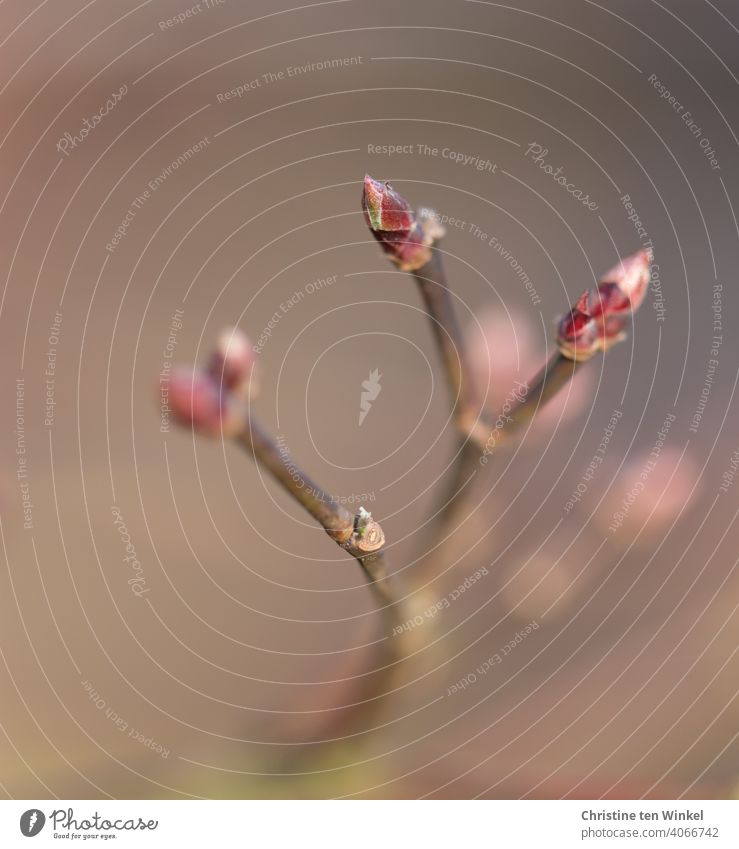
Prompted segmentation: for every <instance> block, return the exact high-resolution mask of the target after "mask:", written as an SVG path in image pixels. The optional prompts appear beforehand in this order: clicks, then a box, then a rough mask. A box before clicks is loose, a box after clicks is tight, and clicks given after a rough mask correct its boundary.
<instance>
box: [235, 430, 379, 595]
mask: <svg viewBox="0 0 739 849" xmlns="http://www.w3.org/2000/svg"><path fill="white" fill-rule="evenodd" d="M236 439H237V441H238V442H239V443H240V444H241V445H243V446H244V448H246V450H247V451H248V452H249V453H250V454H251V455H252V457H254V459H255V460H257V461H258V462H259V463H260V464H261V465H262V466H264V467H265V468H266V469H267V470H268V471H269V472H270V474H271V475H272V477H273V478H274V479H275V480H276V481H277V482H278V483H279V484H280V485H281V486H282V488H283V489H284V490H285V491H286V492H288V493H289V494H290V495H291V496H292V497H293V498H294V499H295V500H296V501H298V502H299V503H300V504H301V505H302V506H303V507H304V508H305V509H306V510H307V511H308V512H309V513H310V514H311V516H313V518H314V519H315V520H316V521H317V522H318V523H319V524H320V525H321V526H322V527H323V529H324V530H325V531H326V533H327V534H328V535H329V536H330V537H331V539H333V540H334V542H335V543H336V544H337V545H339V546H340V547H341V548H343V549H344V550H345V551H347V552H348V553H349V554H351V555H352V557H354V558H356V560H357V561H358V562H359V564H360V566H361V567H362V569H363V570H364V572H365V574H366V575H367V578H368V579H369V581H370V583H371V584H372V585H373V588H374V590H375V592H376V594H378V595H379V597H380V598H382V600H383V601H384V602H385V603H387V601H388V598H389V596H388V594H387V587H386V586H385V585H384V582H385V581H386V579H387V570H386V568H385V562H384V557H383V552H382V548H383V546H384V544H385V535H384V534H383V532H382V528H381V527H380V525H379V524H378V523H377V522H375V521H372V520H371V518H370V519H368V520H365V519H364V518H363V516H362V515H361V512H362V511H360V514H357V515H356V516H355V515H353V514H352V513H350V512H349V511H348V510H347V509H346V507H344V506H343V505H342V504H341V503H340V502H339V500H338V499H337V498H333V497H332V496H331V495H329V494H328V493H326V491H325V490H324V489H323V488H322V487H320V486H318V484H316V483H315V482H314V481H313V480H312V479H311V478H310V477H309V476H308V475H307V474H305V472H303V471H302V470H301V469H300V468H299V467H298V466H297V465H296V463H295V461H294V460H292V459H291V458H290V456H289V455H288V454H287V452H286V451H284V450H281V449H280V447H279V446H278V445H277V443H276V442H275V440H274V439H273V438H272V436H271V435H270V434H269V433H268V432H267V431H266V430H265V429H264V427H262V425H261V424H260V423H259V421H258V420H257V419H256V418H255V416H253V415H252V414H251V413H247V414H246V416H245V420H244V427H243V429H242V430H241V431H240V432H239V433H238V434H237V435H236ZM366 515H367V516H369V514H366ZM375 584H377V585H378V586H377V587H374V585H375Z"/></svg>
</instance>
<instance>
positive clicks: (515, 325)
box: [467, 309, 593, 432]
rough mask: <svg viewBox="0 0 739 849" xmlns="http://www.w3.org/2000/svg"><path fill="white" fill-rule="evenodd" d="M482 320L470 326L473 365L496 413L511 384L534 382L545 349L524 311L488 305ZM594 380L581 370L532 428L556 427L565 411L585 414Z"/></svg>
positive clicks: (489, 406) (567, 414) (566, 417)
mask: <svg viewBox="0 0 739 849" xmlns="http://www.w3.org/2000/svg"><path fill="white" fill-rule="evenodd" d="M478 321H479V324H480V327H478V323H477V322H476V321H472V322H470V324H469V325H468V327H467V339H468V345H469V360H470V369H471V371H472V377H473V380H474V382H475V386H476V387H477V388H478V391H479V393H480V396H481V397H483V396H485V395H487V399H486V401H485V407H486V408H487V409H488V410H489V411H490V412H491V413H496V414H497V412H498V411H499V410H500V408H501V406H502V404H503V402H504V400H505V398H506V396H507V395H508V393H509V392H510V391H511V387H513V386H514V385H516V382H517V381H518V382H521V383H524V382H526V381H530V380H531V378H532V377H533V376H534V375H535V374H536V373H537V372H538V370H539V369H540V368H541V365H542V362H543V360H544V356H545V352H544V350H543V349H540V348H539V346H538V345H537V343H536V337H535V332H534V325H533V324H532V323H531V321H530V319H529V318H528V317H527V316H526V315H525V314H524V313H520V312H518V311H513V310H511V311H510V314H506V313H503V312H500V311H499V310H497V309H496V310H493V309H488V310H486V311H483V312H482V313H481V314H480V315H479V317H478ZM592 385H593V376H592V374H590V373H589V372H588V371H587V370H581V371H579V372H578V373H577V374H576V375H575V376H574V378H573V379H572V380H571V381H570V382H569V384H568V386H567V387H566V388H565V389H563V390H562V392H560V393H559V394H557V395H556V396H555V397H554V398H553V399H552V400H551V401H549V402H548V403H547V404H545V405H544V406H543V407H542V408H541V409H540V410H539V412H538V413H537V414H536V418H535V419H534V420H533V424H532V432H536V431H538V432H541V429H542V427H543V428H551V427H554V426H555V425H556V423H557V421H558V420H559V418H560V416H561V417H562V420H563V421H567V420H570V419H572V418H574V417H575V416H578V415H580V413H582V412H583V411H584V409H585V407H586V406H587V404H588V402H589V400H590V392H591V387H592Z"/></svg>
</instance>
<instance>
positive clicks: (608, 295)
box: [557, 250, 652, 360]
mask: <svg viewBox="0 0 739 849" xmlns="http://www.w3.org/2000/svg"><path fill="white" fill-rule="evenodd" d="M651 262H652V254H651V251H648V250H641V251H637V253H635V254H632V255H631V256H629V257H626V259H624V260H622V261H621V262H620V263H619V264H618V265H617V266H615V267H614V268H612V269H611V270H610V271H609V272H608V274H604V275H603V277H601V279H600V283H599V284H598V288H597V289H595V290H594V291H592V292H585V293H584V294H582V295H581V296H580V299H579V301H578V302H577V304H575V306H574V307H572V309H571V310H570V312H569V313H568V314H567V315H566V316H565V317H564V318H563V319H562V320H561V321H560V324H559V331H558V335H557V343H558V345H559V350H560V351H561V352H562V354H563V356H565V357H569V359H571V360H585V359H587V358H588V357H591V356H592V355H593V354H594V353H595V352H596V351H597V350H599V349H600V350H603V351H607V350H608V348H610V346H611V345H615V344H616V342H620V341H621V340H622V339H624V338H625V335H626V334H625V328H626V324H627V322H628V319H629V318H630V316H631V314H632V312H633V311H634V310H636V309H638V308H639V306H641V304H642V303H643V302H644V298H645V297H646V295H647V291H648V289H649V276H650V265H651Z"/></svg>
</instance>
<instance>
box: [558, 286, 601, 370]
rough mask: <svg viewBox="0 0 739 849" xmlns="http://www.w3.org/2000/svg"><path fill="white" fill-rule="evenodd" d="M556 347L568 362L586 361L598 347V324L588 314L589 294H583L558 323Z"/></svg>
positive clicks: (589, 313)
mask: <svg viewBox="0 0 739 849" xmlns="http://www.w3.org/2000/svg"><path fill="white" fill-rule="evenodd" d="M557 345H558V346H559V350H560V352H561V353H562V354H563V355H564V356H565V357H567V358H568V359H570V360H586V359H588V358H589V357H592V356H593V354H594V353H595V352H596V351H597V350H598V348H599V347H600V345H599V333H598V322H597V321H595V319H594V318H593V316H592V315H591V312H590V293H589V292H583V293H582V295H580V298H579V299H578V301H577V303H576V304H575V305H574V306H573V307H572V308H571V309H570V311H569V312H568V313H567V315H565V316H564V318H562V320H561V321H560V323H559V328H558V331H557Z"/></svg>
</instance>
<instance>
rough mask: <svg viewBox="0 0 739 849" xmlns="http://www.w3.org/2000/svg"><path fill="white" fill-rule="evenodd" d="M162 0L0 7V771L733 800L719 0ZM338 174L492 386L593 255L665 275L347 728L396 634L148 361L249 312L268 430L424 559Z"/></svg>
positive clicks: (389, 339)
mask: <svg viewBox="0 0 739 849" xmlns="http://www.w3.org/2000/svg"><path fill="white" fill-rule="evenodd" d="M188 3H189V0H188V2H186V3H182V2H180V0H148V2H128V0H123V2H120V0H119V2H115V3H113V2H104V0H88V1H87V2H82V0H80V2H77V0H63V2H55V3H47V2H42V3H39V4H38V5H36V4H28V3H23V2H20V0H7V2H4V3H3V4H2V7H1V8H0V21H1V25H0V33H2V42H1V43H2V51H1V55H0V99H1V101H2V107H3V108H2V112H1V113H0V134H1V136H2V138H1V139H0V146H1V147H2V154H1V155H0V186H1V190H0V194H1V196H2V200H1V201H0V204H1V205H0V217H1V220H2V226H3V237H2V240H1V241H0V251H1V252H2V256H1V257H0V264H1V267H2V278H3V283H2V292H3V294H2V300H1V301H0V322H1V327H2V333H1V334H0V340H1V341H0V345H2V352H3V359H2V362H3V363H4V368H3V369H2V381H3V385H4V390H5V392H6V397H7V398H8V399H12V400H11V402H10V403H9V404H8V406H7V407H5V408H4V409H3V412H2V416H3V420H4V426H3V431H4V433H5V442H4V449H5V450H4V451H3V454H2V456H3V460H2V466H1V468H0V473H1V477H0V505H1V507H2V509H1V511H0V517H1V519H0V530H1V533H2V542H3V549H2V555H3V557H2V560H3V564H2V568H0V652H1V654H2V663H1V664H0V693H1V694H2V696H1V700H0V729H1V730H2V734H0V792H2V793H3V794H4V795H7V796H8V797H25V798H38V797H44V798H47V797H62V798H98V797H99V798H103V797H128V798H138V797H173V798H181V797H192V796H194V797H199V796H205V797H211V796H213V797H232V796H236V797H240V796H246V797H250V796H270V795H275V796H279V795H295V796H315V797H322V796H344V795H352V796H359V797H366V798H369V797H421V796H431V797H476V796H481V797H489V798H490V797H503V798H518V797H521V796H527V797H544V798H559V797H564V796H571V797H573V798H577V797H579V798H599V797H640V796H652V797H680V796H685V797H703V798H713V797H719V798H721V797H726V796H730V795H732V794H733V793H735V792H736V787H737V784H739V768H737V756H738V755H739V744H738V743H737V732H738V731H739V723H738V720H739V703H738V702H737V678H738V675H737V672H738V671H739V661H738V659H737V646H738V637H739V614H738V613H737V594H738V593H737V590H738V589H739V576H738V575H737V572H736V556H737V533H736V524H735V520H736V512H737V506H738V499H737V493H739V480H737V479H736V478H737V475H738V474H739V437H737V429H736V422H737V400H736V382H737V375H738V373H739V372H738V366H739V357H738V345H737V335H736V333H735V332H734V327H735V322H736V321H737V317H738V316H739V312H738V305H737V291H736V268H737V247H738V245H739V230H738V228H737V217H736V210H737V203H738V201H739V198H738V197H737V173H738V169H737V156H736V154H737V136H736V132H737V105H736V104H737V76H736V75H737V73H739V67H737V62H736V57H737V55H738V51H737V43H738V38H739V29H738V28H739V14H737V8H736V5H735V4H734V3H732V2H730V0H714V2H709V1H708V0H698V2H689V0H665V2H663V3H661V4H660V3H657V2H652V0H650V1H649V2H645V0H621V2H618V3H612V2H610V3H609V2H602V3H596V2H591V0H563V2H558V3H556V4H552V3H548V2H546V0H518V2H514V3H511V4H502V3H493V2H483V0H450V2H446V3H443V4H432V3H426V2H422V0H408V2H405V3H397V2H390V0H374V2H372V3H369V2H363V0H326V1H325V2H318V3H296V2H294V0H293V2H291V3H289V4H282V5H279V4H278V6H277V7H276V6H275V4H274V3H269V2H267V0H263V2H262V1H261V0H248V2H237V0H220V2H218V1H217V0H200V2H199V3H196V4H192V5H188ZM546 166H549V167H546ZM365 173H370V174H371V175H372V176H374V177H376V178H378V179H385V180H390V181H392V183H393V185H394V186H395V188H397V189H398V190H399V191H401V192H402V193H403V194H404V195H405V196H406V197H407V198H408V199H409V200H410V202H411V203H413V204H414V205H416V206H428V207H433V208H434V209H436V210H437V211H438V212H439V214H440V215H443V216H447V218H448V219H455V222H456V223H452V224H451V226H448V234H447V236H446V238H445V240H444V242H443V244H442V247H443V250H444V251H445V254H446V255H445V261H446V264H447V270H448V273H449V278H450V283H451V286H452V288H453V290H454V294H455V304H456V307H457V310H458V314H459V317H460V321H461V322H462V324H463V325H464V327H465V329H466V334H467V336H468V342H469V345H470V350H471V352H472V355H473V359H474V367H475V376H476V379H477V380H478V381H479V382H480V386H481V387H482V388H483V389H486V390H487V393H488V402H489V404H490V407H491V409H495V408H496V405H497V404H499V403H501V402H502V401H503V399H504V398H505V397H506V395H507V393H508V392H509V391H510V388H511V385H512V382H513V381H515V380H528V379H530V378H531V376H532V375H533V374H534V373H535V372H536V370H537V369H538V367H539V365H540V364H541V362H542V361H543V358H544V357H545V356H546V354H547V352H551V349H552V338H553V328H554V322H555V320H556V318H557V317H558V316H559V315H560V314H561V313H562V312H563V311H565V310H566V309H567V307H568V305H569V304H570V303H571V302H572V301H573V300H574V299H576V297H577V296H578V295H579V294H580V293H581V292H582V291H583V290H584V289H586V288H588V287H590V286H592V285H593V284H594V281H595V280H596V279H597V277H598V276H599V275H600V274H601V273H603V272H605V271H606V270H607V269H609V268H611V267H612V266H613V265H614V263H615V262H616V261H617V259H618V257H619V256H625V255H627V254H630V253H633V252H634V251H636V250H638V249H639V248H640V247H645V246H648V247H653V249H654V255H655V265H654V268H653V279H652V286H651V291H650V294H649V297H648V299H647V302H646V304H645V305H644V306H643V307H642V309H641V311H640V313H639V314H638V315H637V316H636V318H635V322H634V327H633V332H632V333H631V334H630V336H629V339H628V340H627V341H626V342H625V343H624V344H621V345H619V346H618V347H617V348H615V349H614V350H612V351H611V352H609V354H608V356H607V357H606V358H602V357H598V358H596V359H595V360H593V361H592V362H591V363H590V364H589V365H588V367H587V368H585V369H583V370H582V372H581V374H580V375H579V376H578V378H577V379H576V380H575V381H574V382H573V383H572V384H571V386H570V387H568V389H567V391H566V392H565V393H564V395H563V398H562V400H559V399H558V400H557V401H555V402H554V403H553V404H552V405H551V407H550V408H547V410H545V411H543V412H542V413H541V415H540V416H539V417H538V418H537V420H536V422H535V424H534V425H533V426H532V428H531V429H530V430H528V431H527V432H526V433H525V434H523V435H522V437H521V439H520V440H518V441H517V442H516V443H514V444H512V445H511V446H509V447H506V448H505V449H503V448H501V449H500V450H499V451H498V452H497V453H496V456H495V457H494V462H491V463H489V464H488V465H487V466H486V467H485V468H484V469H481V470H480V473H479V474H477V475H476V479H475V482H474V492H473V493H472V495H471V497H470V501H469V506H468V513H467V515H466V517H465V521H464V522H463V524H462V525H461V527H460V528H459V531H458V532H457V533H456V534H455V535H454V536H453V538H451V539H450V540H448V541H447V543H446V544H445V547H444V556H443V558H441V560H442V562H441V564H440V567H439V569H438V570H437V573H436V576H435V577H434V578H433V580H432V581H431V585H430V587H427V588H426V589H427V590H430V591H432V592H433V593H435V597H436V598H437V599H447V600H448V602H449V603H448V604H447V605H446V606H445V607H444V608H443V609H440V610H439V611H438V613H436V614H435V615H425V614H424V615H422V616H421V618H422V624H421V625H418V626H417V627H415V626H414V628H413V631H414V636H418V637H419V640H418V641H417V645H418V649H417V651H416V654H415V655H414V657H413V658H412V659H411V660H410V661H408V663H406V664H404V669H403V675H402V678H401V679H398V680H396V681H394V682H393V683H392V684H390V685H387V687H388V688H389V689H390V690H392V692H391V693H390V695H389V696H388V697H387V698H385V699H382V700H381V701H382V705H381V710H378V711H374V712H373V707H374V706H376V704H375V702H376V701H377V700H376V699H375V700H372V701H371V702H368V703H367V704H366V705H364V708H366V712H367V714H368V729H371V730H366V731H364V730H362V731H359V732H356V733H355V732H353V733H351V734H349V735H348V736H347V735H346V734H345V733H344V732H343V731H342V728H343V726H342V724H341V721H342V717H343V716H345V715H346V713H347V710H348V709H349V708H348V706H351V705H353V704H355V701H356V698H355V696H354V693H355V690H356V686H357V684H358V683H361V682H362V681H363V680H364V678H365V677H366V676H367V673H370V672H372V671H373V670H376V669H377V664H378V660H377V658H378V656H379V655H378V647H380V648H381V647H382V646H383V645H387V644H388V641H391V640H393V639H395V638H393V637H392V635H391V633H389V632H388V629H387V627H386V626H385V624H384V623H383V620H381V618H380V617H379V616H378V615H377V612H376V610H375V602H374V600H373V598H372V595H371V594H370V592H369V591H368V589H367V587H366V584H365V582H364V579H363V576H362V574H361V571H360V570H359V568H358V567H357V565H356V563H355V561H353V560H352V559H351V558H349V557H347V556H345V555H344V554H343V552H341V551H340V550H339V549H337V548H336V546H334V545H332V543H331V541H330V540H329V539H328V538H327V537H326V535H325V534H324V533H323V531H322V530H321V529H320V528H318V527H317V526H315V524H314V523H313V522H312V521H311V520H310V518H309V517H308V516H307V515H306V514H304V513H303V512H301V510H300V509H299V508H298V507H297V505H296V504H294V503H293V502H292V501H290V500H289V499H288V498H287V496H286V495H285V494H284V493H283V492H282V491H281V490H279V489H278V488H277V487H276V486H275V485H274V484H273V483H272V482H271V481H270V480H269V478H268V477H267V476H266V475H265V474H264V473H263V472H262V471H260V469H258V468H257V467H255V466H254V464H253V463H252V462H251V461H250V460H249V458H248V457H247V456H245V455H244V453H243V452H242V451H240V450H239V449H238V447H237V446H233V445H230V444H223V443H222V442H221V441H220V440H217V439H216V440H207V439H204V438H202V437H198V436H193V434H192V433H191V432H189V431H187V430H184V429H181V428H178V427H177V425H176V424H175V423H174V421H173V420H171V418H170V417H168V416H167V413H166V409H163V406H165V407H166V404H163V399H164V398H165V395H163V389H164V390H166V383H167V376H168V369H169V368H170V366H171V364H172V363H173V362H175V363H192V362H202V361H203V360H204V359H206V358H207V356H208V352H209V350H210V348H211V346H212V344H213V342H214V340H215V338H216V336H217V334H218V332H219V331H220V330H221V328H222V327H224V326H228V325H234V324H237V325H238V326H239V327H241V328H242V329H243V330H244V331H245V332H246V333H247V334H249V336H250V338H251V340H252V341H253V343H254V345H255V347H256V348H258V349H259V370H260V385H261V390H260V396H259V399H258V401H257V402H256V407H257V409H258V411H259V415H260V417H261V419H262V420H263V421H264V422H265V425H266V426H267V427H269V429H270V430H271V431H272V432H273V433H274V434H275V435H276V436H280V437H282V439H283V440H284V444H285V445H286V446H288V447H289V450H290V451H291V453H292V454H293V455H294V457H295V458H296V459H297V460H298V461H299V462H300V464H301V466H302V467H303V468H304V469H305V470H306V471H307V472H309V473H310V474H311V475H312V476H314V477H315V478H316V479H317V480H318V481H319V482H320V483H321V485H322V486H324V487H325V488H326V489H327V490H329V491H330V492H332V493H334V494H335V495H337V496H338V497H341V498H344V499H346V502H347V503H348V504H350V505H354V507H356V505H358V504H360V503H361V504H363V505H364V506H365V507H367V508H368V509H370V510H372V512H373V514H374V515H375V516H376V517H377V518H378V519H380V520H381V521H382V525H383V528H384V530H385V534H386V537H387V539H388V556H389V559H390V562H391V567H392V569H393V571H394V572H396V573H397V576H396V577H397V585H398V587H399V588H400V589H399V591H400V592H402V593H406V594H413V593H414V592H415V591H416V590H417V589H418V581H417V580H416V579H415V577H414V576H417V575H418V567H419V563H420V562H422V561H423V560H424V556H425V554H426V553H427V548H426V546H427V540H428V533H429V526H428V525H427V524H425V522H426V520H427V517H428V515H429V511H430V510H432V509H433V507H434V504H435V496H436V492H437V489H438V487H439V486H440V481H441V479H442V478H443V477H444V474H445V471H446V470H447V469H448V466H449V463H450V460H451V457H452V455H453V452H454V450H455V447H454V446H455V439H454V434H453V433H452V431H451V428H450V427H449V424H448V416H449V398H448V396H447V393H446V385H445V382H444V376H443V372H442V371H441V368H440V361H439V357H438V355H437V352H436V350H435V348H434V344H433V338H432V336H431V332H430V328H429V323H428V320H427V318H426V316H425V315H424V313H423V310H422V307H421V302H420V300H419V297H418V293H417V291H416V289H415V287H414V285H413V282H412V280H411V279H410V278H408V277H407V276H405V275H403V274H401V273H399V272H398V271H397V270H396V269H395V268H394V267H392V266H391V265H390V264H389V263H388V262H387V261H386V259H385V258H384V257H383V256H382V255H381V253H380V250H379V248H378V246H377V244H376V243H375V242H374V240H373V239H372V237H371V235H370V234H369V232H368V230H367V228H366V225H365V222H364V220H363V217H362V212H361V208H360V198H361V182H362V178H363V176H364V174H365ZM563 183H567V184H569V186H570V188H569V189H568V188H567V186H566V185H563ZM374 370H377V371H378V372H379V374H380V377H379V382H380V386H381V389H380V392H379V394H378V395H377V397H376V399H375V401H374V402H373V403H372V407H371V409H370V411H369V413H368V414H367V416H366V418H365V419H364V420H363V421H362V423H361V425H360V424H359V422H358V418H359V413H360V396H361V393H362V383H363V381H366V380H367V379H368V378H369V377H370V374H371V372H373V371H374ZM352 509H353V508H352ZM475 576H476V577H475ZM460 586H462V587H464V590H463V591H458V590H456V589H455V588H458V587H460ZM364 708H363V709H364ZM337 739H339V742H338V743H337V742H336V740H337ZM327 740H329V741H330V740H334V742H333V743H326V742H323V743H322V742H321V741H327ZM306 743H309V745H308V746H306V745H305V744H306Z"/></svg>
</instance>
